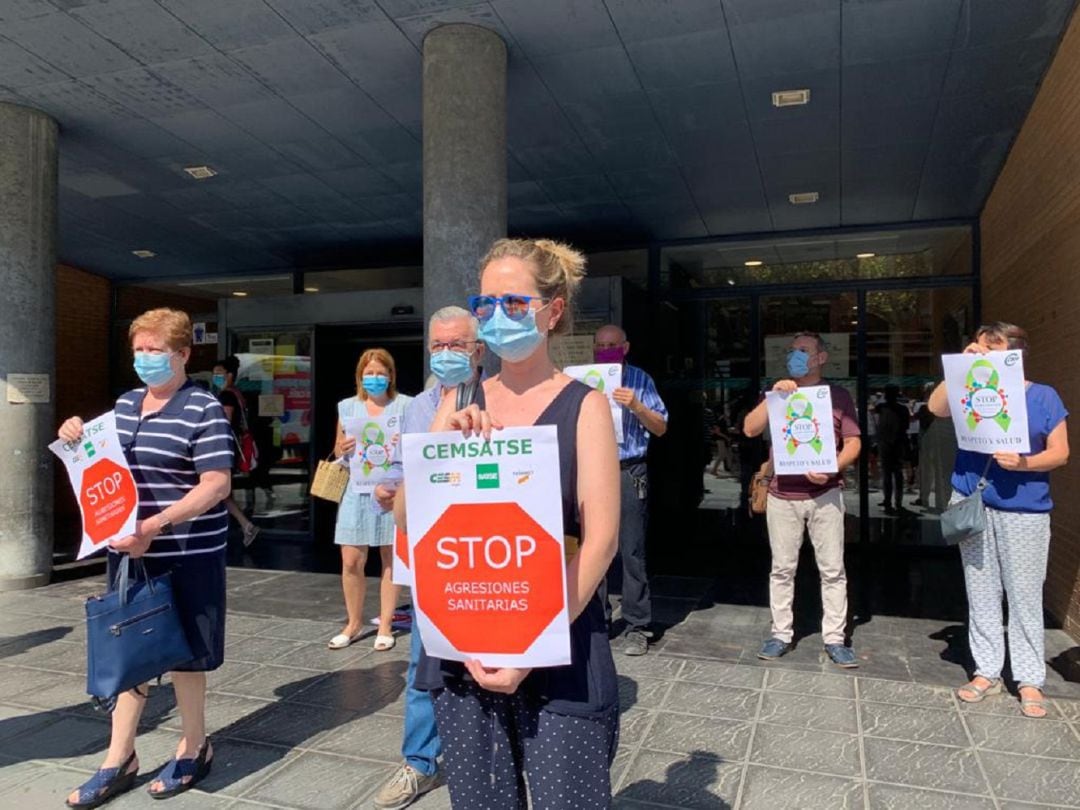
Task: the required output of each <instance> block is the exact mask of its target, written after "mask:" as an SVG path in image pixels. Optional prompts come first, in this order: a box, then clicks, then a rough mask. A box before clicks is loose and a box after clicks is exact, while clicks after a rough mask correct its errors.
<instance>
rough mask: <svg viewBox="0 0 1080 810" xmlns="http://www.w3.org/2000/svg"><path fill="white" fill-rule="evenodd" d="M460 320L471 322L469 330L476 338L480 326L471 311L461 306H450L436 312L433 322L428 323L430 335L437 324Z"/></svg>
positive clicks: (432, 317) (432, 318)
mask: <svg viewBox="0 0 1080 810" xmlns="http://www.w3.org/2000/svg"><path fill="white" fill-rule="evenodd" d="M458 318H465V319H467V320H468V321H469V329H470V331H471V332H472V335H473V337H474V338H475V337H476V332H477V330H478V329H479V324H478V323H477V320H476V318H475V317H474V316H473V314H472V313H471V312H469V310H467V309H465V308H464V307H459V306H448V307H442V308H441V309H437V310H435V312H434V314H433V315H432V316H431V320H430V321H428V333H430V332H431V330H432V329H433V328H434V326H435V324H437V323H443V322H445V321H456V320H457V319H458Z"/></svg>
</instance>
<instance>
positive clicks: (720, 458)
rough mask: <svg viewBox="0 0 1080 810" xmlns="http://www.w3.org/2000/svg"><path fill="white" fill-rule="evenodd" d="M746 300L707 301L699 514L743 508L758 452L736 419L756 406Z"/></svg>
mask: <svg viewBox="0 0 1080 810" xmlns="http://www.w3.org/2000/svg"><path fill="white" fill-rule="evenodd" d="M751 307H752V304H751V301H750V299H749V298H726V299H721V300H716V301H709V302H708V303H707V304H706V310H705V357H704V364H703V365H704V368H703V374H702V385H701V392H700V397H701V404H702V417H703V425H702V427H703V430H704V438H705V454H704V455H705V470H704V482H703V484H702V499H701V504H700V508H701V509H718V510H720V509H740V508H742V509H745V506H746V493H747V489H748V487H749V484H750V478H751V476H752V475H753V474H754V471H755V470H756V469H757V467H758V465H760V464H761V460H760V458H759V456H760V448H759V447H757V443H756V442H755V441H753V440H749V439H746V437H744V436H743V435H742V420H743V418H744V417H745V416H746V414H747V412H748V411H749V410H750V409H751V408H753V407H754V405H755V404H756V402H757V390H756V385H755V384H756V379H755V374H754V361H753V342H752V339H751V335H752V325H751V320H752V317H751V316H752V309H751Z"/></svg>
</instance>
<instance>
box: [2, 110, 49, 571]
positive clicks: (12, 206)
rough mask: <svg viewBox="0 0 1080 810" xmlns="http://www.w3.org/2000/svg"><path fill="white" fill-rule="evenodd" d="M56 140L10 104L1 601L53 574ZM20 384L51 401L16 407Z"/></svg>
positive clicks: (5, 155) (44, 119)
mask: <svg viewBox="0 0 1080 810" xmlns="http://www.w3.org/2000/svg"><path fill="white" fill-rule="evenodd" d="M56 140H57V127H56V122H55V121H53V120H52V119H51V118H49V117H48V116H47V115H45V114H44V113H41V112H38V111H37V110H31V109H28V108H26V107H19V106H16V105H13V104H4V103H0V284H2V285H3V293H2V294H0V591H4V590H19V589H22V588H35V587H37V586H39V585H44V584H46V583H47V582H48V581H49V574H50V572H51V570H52V550H53V523H52V516H53V461H52V459H53V455H52V453H50V452H49V449H48V447H47V445H48V444H49V442H51V441H52V440H53V439H54V438H55V431H56V420H55V414H54V407H53V402H52V400H53V396H54V394H55V391H56V386H55V381H54V379H53V376H54V371H55V346H56V312H55V292H56V280H55V273H56ZM10 374H46V375H48V380H49V385H48V392H49V395H48V399H49V401H48V402H41V403H29V404H13V403H10V402H9V401H8V400H9V399H10V398H12V394H13V393H14V391H13V386H11V385H9V379H8V375H10ZM16 398H17V397H16Z"/></svg>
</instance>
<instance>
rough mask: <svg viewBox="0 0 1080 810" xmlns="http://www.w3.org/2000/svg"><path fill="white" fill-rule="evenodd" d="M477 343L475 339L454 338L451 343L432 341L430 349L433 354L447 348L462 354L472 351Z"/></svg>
mask: <svg viewBox="0 0 1080 810" xmlns="http://www.w3.org/2000/svg"><path fill="white" fill-rule="evenodd" d="M475 345H476V341H475V340H454V341H451V342H450V343H432V344H431V346H430V349H431V353H432V354H438V353H439V352H441V351H446V350H450V351H452V352H459V353H461V354H468V353H469V352H471V351H472V347H473V346H475Z"/></svg>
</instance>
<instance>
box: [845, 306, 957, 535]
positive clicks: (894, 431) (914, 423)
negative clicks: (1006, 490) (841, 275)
mask: <svg viewBox="0 0 1080 810" xmlns="http://www.w3.org/2000/svg"><path fill="white" fill-rule="evenodd" d="M973 325H974V324H973V319H972V317H971V293H970V290H966V289H959V288H946V289H936V290H888V291H873V292H867V293H866V363H865V368H866V398H867V412H868V419H867V425H866V433H867V439H868V441H867V443H866V446H867V452H866V453H864V466H865V467H866V468H867V483H868V504H869V515H870V517H871V518H872V520H871V521H870V522H869V525H868V527H867V528H868V535H867V537H868V539H869V540H870V541H871V542H875V543H887V544H894V545H920V546H935V545H941V544H942V540H941V531H940V528H939V521H938V516H939V515H940V514H941V511H942V509H943V508H944V507H945V506H947V505H948V501H949V495H950V493H951V489H952V488H951V485H950V484H949V478H950V473H951V471H952V467H953V461H954V457H955V454H956V439H955V435H954V433H953V427H952V424H951V422H950V421H949V420H947V419H936V418H935V417H934V416H933V415H932V414H930V412H929V410H928V409H927V408H926V400H927V398H928V397H929V394H930V391H931V390H932V389H933V387H934V385H935V384H936V383H937V382H938V381H939V380H940V379H941V374H942V371H941V361H940V357H941V355H942V354H947V353H952V352H959V351H961V350H962V349H963V346H964V337H963V336H964V335H965V334H967V333H970V331H971V330H972V328H973Z"/></svg>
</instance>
